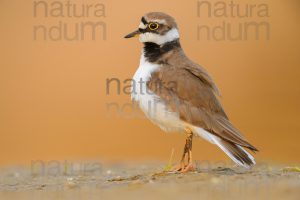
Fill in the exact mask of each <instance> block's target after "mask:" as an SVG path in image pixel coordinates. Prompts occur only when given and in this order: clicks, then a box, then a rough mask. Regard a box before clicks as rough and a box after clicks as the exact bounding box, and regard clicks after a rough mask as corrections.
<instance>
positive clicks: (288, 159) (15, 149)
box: [0, 0, 300, 165]
mask: <svg viewBox="0 0 300 200" xmlns="http://www.w3.org/2000/svg"><path fill="white" fill-rule="evenodd" d="M33 2H34V1H17V0H1V1H0V16H1V17H0V24H1V26H0V27H1V28H0V29H1V31H0V36H1V37H0V41H1V46H0V53H1V59H0V92H1V93H0V95H1V98H0V111H1V112H0V164H1V165H8V164H9V165H10V164H18V163H25V164H26V163H27V164H29V163H30V162H31V160H53V159H54V160H72V159H86V160H88V159H99V160H103V161H132V160H139V161H143V160H160V161H167V160H168V158H169V156H170V153H171V149H172V148H174V149H175V155H176V159H179V157H180V155H181V151H182V149H183V145H184V142H185V136H184V135H180V134H166V133H164V132H163V131H162V130H160V129H159V128H158V127H157V126H155V125H153V124H151V122H150V121H148V120H147V119H145V118H137V117H133V118H132V117H126V115H122V116H118V115H117V114H116V113H115V111H114V110H111V111H108V110H107V104H109V103H112V102H115V103H117V104H118V105H120V106H122V105H125V104H126V103H130V102H131V100H130V96H129V95H127V94H124V93H122V94H121V95H118V94H116V92H117V91H116V89H115V88H111V94H109V95H107V94H106V79H107V78H118V79H120V81H123V80H125V79H128V78H131V77H132V76H133V74H134V72H135V70H136V69H137V67H138V65H139V57H140V52H141V48H142V44H140V43H139V42H138V41H137V40H136V39H132V40H125V39H123V36H124V35H125V34H127V33H129V32H131V31H133V30H135V29H136V28H137V27H138V24H139V21H140V18H141V16H142V15H143V14H144V13H146V12H149V11H163V12H166V13H169V14H170V15H172V16H174V17H175V18H176V20H177V23H178V25H179V28H180V33H181V43H182V46H183V48H184V49H185V51H186V53H187V54H188V55H189V57H190V58H192V59H193V60H194V61H195V62H197V63H199V64H201V65H202V66H204V67H205V68H206V69H207V70H208V71H209V72H210V74H211V75H212V76H213V78H214V80H215V81H216V83H217V85H218V86H219V89H220V90H221V93H222V103H223V105H224V107H225V109H226V111H227V113H228V115H229V117H230V118H231V120H232V122H233V123H234V124H235V125H236V127H238V128H239V129H240V130H241V131H242V132H243V134H244V135H245V136H246V137H247V138H248V139H249V141H250V142H251V143H252V144H253V145H254V146H256V147H257V148H258V149H260V152H259V153H258V154H257V155H256V158H257V159H258V160H259V161H274V162H284V163H296V162H300V156H299V152H300V145H299V140H300V123H299V120H300V114H299V113H300V106H299V102H300V87H299V86H300V69H299V67H300V66H299V65H300V55H299V53H300V51H299V50H300V39H299V36H300V26H299V17H300V13H299V8H300V7H299V2H298V1H296V0H286V1H281V0H265V1H258V0H257V1H234V2H235V3H238V4H240V6H241V8H240V9H241V10H242V11H243V9H245V6H244V5H245V4H247V3H248V4H261V3H265V4H267V5H268V8H269V17H265V18H261V17H257V16H256V15H254V16H253V17H250V18H246V19H245V18H243V19H237V18H232V17H227V18H224V17H223V18H222V17H220V18H217V17H212V18H208V17H207V16H206V17H205V16H204V17H198V16H197V1H196V0H192V1H180V0H165V1H155V2H154V1H149V0H148V1H146V0H143V1H142V0H126V1H117V0H103V1H102V0H101V1H100V0H99V1H97V0H93V1H79V0H73V1H71V3H75V4H78V5H81V4H82V3H84V4H85V5H86V4H89V3H90V4H96V3H103V4H104V5H105V15H106V17H100V18H97V17H95V16H90V17H84V18H76V17H71V18H67V17H64V18H55V17H51V16H50V17H48V18H45V17H43V16H42V15H41V14H40V15H38V17H34V16H33ZM48 2H49V4H50V3H51V2H53V1H48ZM62 2H66V1H62ZM211 2H217V1H211ZM224 2H226V3H230V1H224ZM99 20H100V21H103V22H105V23H106V25H107V39H106V40H101V39H100V40H95V41H92V40H83V41H73V42H71V41H66V40H61V41H50V40H47V41H45V40H42V39H40V40H34V39H33V27H34V26H36V25H39V24H43V25H45V26H51V25H54V24H57V23H58V21H63V22H65V23H67V24H68V25H70V26H73V25H72V24H74V23H77V22H82V21H99ZM239 20H240V21H241V22H245V21H246V22H247V21H254V22H260V21H267V22H268V23H269V24H270V27H271V29H270V39H269V40H266V39H264V38H263V37H262V38H261V39H259V40H255V39H254V38H253V37H252V38H249V39H248V40H245V41H230V40H225V41H212V40H211V41H208V40H205V39H201V40H198V39H197V26H198V25H203V24H204V25H208V26H212V25H213V24H221V23H222V21H226V22H228V23H231V24H232V25H233V26H235V29H237V24H238V23H239ZM121 86H124V85H123V84H122V85H121ZM124 112H125V114H132V111H131V110H130V109H129V110H127V109H125V111H124ZM193 147H194V154H193V155H194V158H195V159H196V160H211V161H217V160H225V159H226V161H227V160H229V159H228V158H226V156H225V155H224V154H223V152H221V150H219V149H218V148H217V147H216V146H213V145H211V144H209V143H208V142H206V141H204V140H202V139H198V140H195V142H194V145H193Z"/></svg>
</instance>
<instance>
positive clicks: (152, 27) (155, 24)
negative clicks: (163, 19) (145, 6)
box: [148, 22, 159, 31]
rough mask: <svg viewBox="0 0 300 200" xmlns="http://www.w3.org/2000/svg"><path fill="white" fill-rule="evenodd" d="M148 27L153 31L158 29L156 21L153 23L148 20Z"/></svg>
mask: <svg viewBox="0 0 300 200" xmlns="http://www.w3.org/2000/svg"><path fill="white" fill-rule="evenodd" d="M148 27H149V29H150V30H152V31H154V30H156V29H158V27H159V24H158V23H153V22H150V23H149V25H148Z"/></svg>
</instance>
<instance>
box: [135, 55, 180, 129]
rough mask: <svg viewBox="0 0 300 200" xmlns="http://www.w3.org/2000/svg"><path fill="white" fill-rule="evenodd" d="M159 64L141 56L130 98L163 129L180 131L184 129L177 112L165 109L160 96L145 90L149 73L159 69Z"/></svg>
mask: <svg viewBox="0 0 300 200" xmlns="http://www.w3.org/2000/svg"><path fill="white" fill-rule="evenodd" d="M159 67H160V66H159V65H157V64H152V63H149V62H147V61H146V60H145V59H144V56H142V57H141V61H140V66H139V68H138V70H137V71H136V73H135V74H134V77H133V83H132V90H131V98H132V99H133V100H134V101H136V102H138V104H139V107H140V108H141V110H142V111H143V112H144V113H145V115H146V116H147V117H148V118H149V119H150V120H151V121H152V122H153V123H155V124H156V125H158V126H159V127H160V128H161V129H163V130H164V131H167V132H170V131H172V132H173V131H176V132H181V131H183V130H184V122H182V121H181V120H180V119H179V115H178V113H175V112H171V111H169V110H167V107H166V105H165V103H164V102H163V101H162V100H161V99H160V97H159V96H158V95H156V94H154V93H152V92H151V91H150V90H147V85H146V83H147V81H148V80H149V79H150V77H151V73H153V72H155V71H156V70H159Z"/></svg>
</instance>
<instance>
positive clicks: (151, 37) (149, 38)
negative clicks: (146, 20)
mask: <svg viewBox="0 0 300 200" xmlns="http://www.w3.org/2000/svg"><path fill="white" fill-rule="evenodd" d="M178 38H179V32H178V30H177V29H176V28H172V29H171V30H169V31H168V32H167V33H166V34H165V35H159V34H156V33H150V32H146V33H143V34H140V42H142V43H144V42H153V43H156V44H158V45H162V44H164V43H167V42H171V41H173V40H176V39H178Z"/></svg>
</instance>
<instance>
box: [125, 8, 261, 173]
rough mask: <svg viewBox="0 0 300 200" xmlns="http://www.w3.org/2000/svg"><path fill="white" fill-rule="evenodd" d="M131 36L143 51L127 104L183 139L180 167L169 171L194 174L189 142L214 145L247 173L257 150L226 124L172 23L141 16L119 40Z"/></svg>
mask: <svg viewBox="0 0 300 200" xmlns="http://www.w3.org/2000/svg"><path fill="white" fill-rule="evenodd" d="M133 37H139V41H140V42H141V43H143V48H142V53H141V58H140V65H139V67H138V68H137V70H136V72H135V74H134V76H133V78H132V86H131V98H132V100H133V101H134V102H136V103H137V105H138V106H139V108H140V109H141V110H142V111H143V112H144V114H145V115H146V117H147V118H148V119H149V120H150V121H152V122H153V123H154V124H156V125H157V126H159V127H160V128H161V129H162V130H163V131H165V132H179V133H184V134H186V140H185V145H184V149H183V154H182V157H181V160H180V163H179V164H178V165H177V166H174V167H173V168H172V171H175V172H189V171H194V170H196V169H195V165H194V163H193V159H192V143H193V138H194V137H202V138H203V139H205V140H207V141H208V142H210V143H212V144H215V145H216V146H218V147H219V148H220V149H221V150H222V151H223V152H225V154H226V155H227V156H229V157H230V158H231V159H232V160H233V161H234V162H235V163H236V164H237V165H238V166H242V167H244V168H247V169H251V168H252V167H253V166H254V165H255V164H256V162H255V159H254V157H253V156H252V155H251V154H250V153H249V152H248V151H250V152H252V153H255V152H257V151H258V149H257V148H255V147H254V146H253V145H251V144H250V143H249V142H248V141H247V140H246V139H245V137H244V136H243V135H242V134H241V132H240V131H239V130H238V129H237V128H235V126H234V125H233V124H232V123H231V122H230V120H229V118H228V116H227V114H226V112H225V110H224V108H223V106H222V105H221V102H220V92H219V90H218V88H217V86H216V84H215V82H214V80H213V79H212V77H211V76H210V75H209V74H208V72H207V71H206V69H204V68H203V67H202V66H201V65H199V64H197V63H195V62H193V61H192V60H191V59H189V58H188V57H187V55H186V54H185V52H184V51H183V48H182V46H181V44H180V37H179V30H178V26H177V23H176V21H175V19H174V18H173V17H172V16H170V15H168V14H166V13H163V12H149V13H146V14H145V15H144V16H143V17H142V18H141V21H140V24H139V26H138V29H137V30H135V31H133V32H132V33H129V34H128V35H126V36H125V38H133ZM246 149H247V150H248V151H247V150H246Z"/></svg>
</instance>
